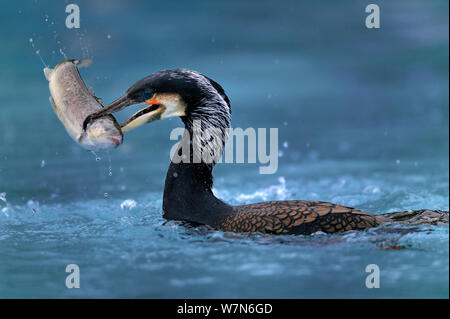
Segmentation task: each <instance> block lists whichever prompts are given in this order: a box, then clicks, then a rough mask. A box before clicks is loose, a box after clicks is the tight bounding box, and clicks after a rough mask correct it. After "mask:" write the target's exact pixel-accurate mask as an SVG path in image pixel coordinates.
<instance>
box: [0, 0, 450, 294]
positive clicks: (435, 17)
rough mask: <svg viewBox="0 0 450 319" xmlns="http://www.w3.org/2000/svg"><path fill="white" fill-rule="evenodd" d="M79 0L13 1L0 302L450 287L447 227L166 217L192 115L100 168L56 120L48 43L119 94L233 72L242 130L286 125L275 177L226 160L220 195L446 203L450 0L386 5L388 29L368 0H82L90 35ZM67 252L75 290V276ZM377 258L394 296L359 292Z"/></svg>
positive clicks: (2, 165) (56, 57)
mask: <svg viewBox="0 0 450 319" xmlns="http://www.w3.org/2000/svg"><path fill="white" fill-rule="evenodd" d="M69 3H71V2H68V1H65V2H64V1H41V0H36V1H21V2H6V3H4V4H2V6H1V8H0V40H1V43H2V44H1V50H0V70H1V72H0V97H1V99H0V297H7V298H9V297H31V298H36V297H234V298H238V297H266V298H281V297H292V298H297V297H325V298H326V297H344V298H345V297H350V298H358V297H365V298H371V297H375V298H382V297H392V298H395V297H445V298H448V226H433V227H424V228H423V229H422V228H420V231H418V232H414V233H410V232H408V231H406V232H405V234H403V235H400V233H399V234H398V235H395V234H394V235H392V234H390V233H389V232H381V235H380V233H379V232H376V231H368V232H361V233H358V234H355V233H351V234H347V235H318V236H309V237H308V236H286V237H288V238H283V239H280V238H276V239H275V238H273V237H271V236H263V235H251V236H247V237H246V236H244V237H237V238H234V237H232V238H228V237H227V236H226V235H224V234H223V233H221V232H206V233H204V232H202V231H196V230H188V229H184V228H183V227H178V226H165V225H164V220H163V219H162V217H161V214H162V213H161V199H162V190H163V185H164V178H165V172H166V169H167V167H168V163H169V160H170V158H169V151H170V148H171V147H172V145H173V144H174V141H170V140H169V133H170V131H171V130H172V129H173V128H175V127H180V126H181V121H180V120H179V119H176V118H174V119H171V120H166V121H158V122H157V123H152V124H151V125H147V126H144V127H142V128H140V129H138V130H135V131H132V132H129V133H127V134H126V135H125V142H124V144H123V145H122V146H120V147H119V148H118V149H117V150H113V151H111V152H110V153H109V154H106V153H105V154H99V156H100V157H101V160H100V161H96V159H95V156H93V155H92V154H91V153H88V152H86V151H84V150H83V149H82V148H81V147H80V146H79V145H77V144H76V143H74V142H73V141H72V140H71V139H70V137H69V136H68V135H67V134H66V132H65V130H64V128H63V126H62V125H61V123H60V122H59V121H58V119H57V118H56V116H55V114H54V113H53V110H52V108H51V106H50V104H49V102H48V96H49V91H48V82H47V81H46V80H45V78H44V75H43V72H42V69H43V67H44V65H43V64H42V62H41V60H40V57H39V55H38V54H36V51H39V54H40V56H41V57H42V59H43V60H44V63H45V64H47V65H49V66H52V67H53V66H54V65H56V64H57V63H59V62H61V61H62V60H64V59H65V57H68V58H93V59H94V64H93V65H92V66H91V67H89V68H87V69H83V70H81V74H82V76H83V79H84V80H85V82H86V83H87V84H88V85H89V86H92V87H93V88H94V91H95V93H96V95H97V96H99V97H101V98H103V100H104V101H105V103H109V102H111V101H112V100H113V99H115V98H117V97H119V96H120V95H122V94H123V92H124V91H125V90H126V89H127V88H128V87H129V86H130V85H131V84H132V83H134V82H135V81H137V80H138V79H140V78H142V77H144V76H146V75H149V74H151V73H153V72H156V71H159V70H162V69H170V68H177V67H183V68H188V69H194V70H197V71H199V72H201V73H203V74H205V75H208V76H209V77H211V78H213V79H214V80H216V81H217V82H219V83H220V84H221V85H222V86H223V87H224V89H225V91H226V92H227V94H228V96H229V97H230V99H231V106H232V111H233V118H232V125H233V127H242V128H244V129H245V128H247V127H253V128H264V127H265V128H270V127H275V128H278V130H279V147H280V150H279V156H280V157H279V168H278V171H277V173H276V174H274V175H260V174H258V167H259V164H218V165H217V167H216V169H215V171H214V175H215V185H214V186H215V192H216V194H217V195H218V196H219V197H221V198H223V199H224V200H226V201H228V202H231V203H233V204H242V203H252V202H257V201H263V200H272V199H274V200H276V199H311V200H324V201H332V202H337V203H340V204H344V205H349V206H354V207H358V208H360V209H363V210H367V211H371V212H374V213H385V212H388V211H393V210H407V209H421V208H429V209H444V210H448V208H449V163H448V155H449V135H448V134H449V94H448V92H449V91H448V84H449V83H448V79H449V78H448V70H449V65H448V61H449V55H448V52H449V51H448V36H449V34H448V1H445V0H444V1H425V0H423V1H418V0H412V1H411V0H408V1H407V0H396V1H376V2H374V3H377V4H378V5H379V6H380V9H381V28H380V29H367V28H366V27H365V25H364V20H365V17H366V15H367V14H366V13H365V12H364V9H365V6H366V5H367V4H369V3H370V2H366V1H350V0H348V1H339V2H338V1H331V0H327V1H265V0H263V1H181V0H180V1H164V2H163V1H77V2H75V3H76V4H78V5H79V7H80V14H81V28H80V29H67V28H66V27H65V19H66V16H67V13H65V7H66V5H67V4H69ZM136 110H137V108H136V107H131V108H130V110H125V111H123V112H121V114H118V118H119V119H120V120H124V119H126V118H127V117H128V116H129V115H130V114H132V113H133V112H135V111H136ZM110 172H111V173H112V174H110ZM110 175H111V176H110ZM127 199H131V200H134V201H135V202H136V207H134V208H130V207H128V208H127V207H125V206H126V205H125V206H124V205H122V208H121V204H123V202H124V201H125V200H127ZM386 242H389V243H401V244H402V245H403V246H405V247H406V249H403V250H400V251H385V250H383V249H381V248H380V245H381V246H382V245H383V243H386ZM69 263H76V264H78V265H80V268H81V272H82V276H83V277H82V278H84V279H82V283H81V285H82V288H80V289H67V288H66V287H65V285H64V280H65V276H66V273H65V271H64V270H65V265H67V264H69ZM369 263H377V264H379V265H380V268H381V271H382V276H384V277H382V288H381V289H378V290H369V289H367V288H365V286H364V280H365V276H366V273H365V272H364V269H365V265H367V264H369ZM231 279H232V280H231Z"/></svg>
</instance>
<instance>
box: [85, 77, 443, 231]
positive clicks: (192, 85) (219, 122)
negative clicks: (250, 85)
mask: <svg viewBox="0 0 450 319" xmlns="http://www.w3.org/2000/svg"><path fill="white" fill-rule="evenodd" d="M140 103H147V104H148V106H147V107H145V108H144V109H142V110H140V111H139V112H137V113H136V114H134V115H133V116H132V117H130V118H129V119H128V120H126V121H125V122H124V123H123V124H122V125H121V126H122V130H123V131H127V130H129V129H132V128H135V127H137V126H140V125H142V124H144V123H149V122H152V121H154V120H159V119H164V118H167V117H171V116H179V117H180V118H181V120H182V121H183V123H184V125H185V134H184V136H183V139H182V142H181V143H180V145H179V147H178V151H177V152H176V154H175V155H174V157H173V158H172V160H171V163H170V165H169V169H168V171H167V175H166V182H165V187H164V200H163V213H164V218H166V219H168V220H180V221H187V222H190V223H194V224H206V225H210V226H212V227H214V228H216V229H218V230H223V231H232V232H263V233H273V234H311V233H313V232H316V231H323V232H326V233H333V232H342V231H346V230H360V229H366V228H369V227H374V226H377V225H379V224H380V223H383V222H385V221H390V219H389V218H387V217H383V216H380V215H375V214H371V213H367V212H363V211H360V210H358V209H355V208H351V207H345V206H341V205H337V204H332V203H327V202H319V201H303V200H286V201H268V202H262V203H257V204H250V205H242V206H231V205H229V204H227V203H225V202H223V201H222V200H220V199H218V198H217V197H216V196H214V194H213V192H212V190H211V188H212V185H213V177H212V170H213V168H214V165H215V163H216V162H217V159H218V158H220V157H221V155H222V150H223V147H224V145H225V142H226V138H227V129H228V128H230V123H231V107H230V100H229V99H228V97H227V95H226V94H225V91H224V89H223V88H222V87H221V86H220V85H219V84H218V83H217V82H215V81H213V80H212V79H210V78H208V77H207V76H205V75H202V74H200V73H197V72H195V71H190V70H185V69H175V70H166V71H161V72H157V73H154V74H152V75H150V76H147V77H145V78H143V79H141V80H139V81H137V82H136V83H135V84H133V85H132V86H131V87H130V88H129V89H128V90H127V91H126V93H125V94H124V95H123V96H122V97H120V98H119V99H117V100H115V101H114V102H112V103H111V104H110V105H108V106H107V107H105V108H104V109H103V110H101V111H99V112H97V113H94V114H92V115H90V116H89V117H88V118H87V119H86V120H85V122H84V127H85V128H86V127H87V125H88V124H89V122H90V121H92V120H93V119H95V118H99V117H102V116H105V115H107V114H111V113H113V112H116V111H119V110H121V109H123V108H125V107H127V106H129V105H133V104H140ZM196 125H197V129H199V130H201V131H202V132H204V131H205V130H206V129H213V130H212V131H213V132H214V134H213V135H215V136H207V137H204V136H203V135H202V134H197V135H196V134H195V130H196ZM204 135H207V134H204ZM210 135H211V134H210ZM217 141H219V142H217ZM195 145H197V146H198V147H197V148H196V147H195ZM199 152H200V153H199ZM199 154H206V156H204V157H201V155H199ZM447 218H448V216H447Z"/></svg>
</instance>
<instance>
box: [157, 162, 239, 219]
mask: <svg viewBox="0 0 450 319" xmlns="http://www.w3.org/2000/svg"><path fill="white" fill-rule="evenodd" d="M212 168H213V166H212V165H208V164H205V163H178V164H176V163H173V162H171V163H170V166H169V169H168V171H167V176H166V182H165V186H164V199H163V211H164V218H166V219H169V220H185V221H190V222H196V223H200V224H207V225H213V224H214V220H216V219H217V217H218V216H220V215H222V214H225V213H227V212H229V211H230V210H231V209H232V207H231V206H230V205H228V204H226V203H224V202H222V201H221V200H220V199H218V198H217V197H215V196H214V194H213V192H212V189H211V188H212V183H213V180H212Z"/></svg>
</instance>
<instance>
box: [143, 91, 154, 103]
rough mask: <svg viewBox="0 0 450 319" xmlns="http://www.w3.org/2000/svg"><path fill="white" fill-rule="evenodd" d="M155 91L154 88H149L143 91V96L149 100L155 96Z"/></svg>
mask: <svg viewBox="0 0 450 319" xmlns="http://www.w3.org/2000/svg"><path fill="white" fill-rule="evenodd" d="M153 95H154V93H153V91H152V90H149V89H145V90H144V91H142V98H143V99H144V100H149V99H151V98H152V97H153Z"/></svg>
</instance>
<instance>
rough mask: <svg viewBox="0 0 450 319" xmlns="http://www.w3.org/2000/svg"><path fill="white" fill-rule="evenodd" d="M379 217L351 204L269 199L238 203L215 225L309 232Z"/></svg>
mask: <svg viewBox="0 0 450 319" xmlns="http://www.w3.org/2000/svg"><path fill="white" fill-rule="evenodd" d="M383 221H384V219H383V217H380V216H377V215H374V214H370V213H366V212H363V211H360V210H357V209H354V208H351V207H345V206H341V205H337V204H331V203H326V202H318V201H300V200H292V201H269V202H262V203H257V204H250V205H242V206H237V207H235V208H234V211H233V213H231V214H228V215H226V216H224V217H223V218H222V219H220V220H219V222H218V223H217V224H216V228H217V229H220V230H223V231H232V232H263V233H275V234H311V233H314V232H316V231H323V232H326V233H334V232H342V231H346V230H353V229H355V230H360V229H365V228H370V227H374V226H378V225H379V224H380V223H381V222H383Z"/></svg>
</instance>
